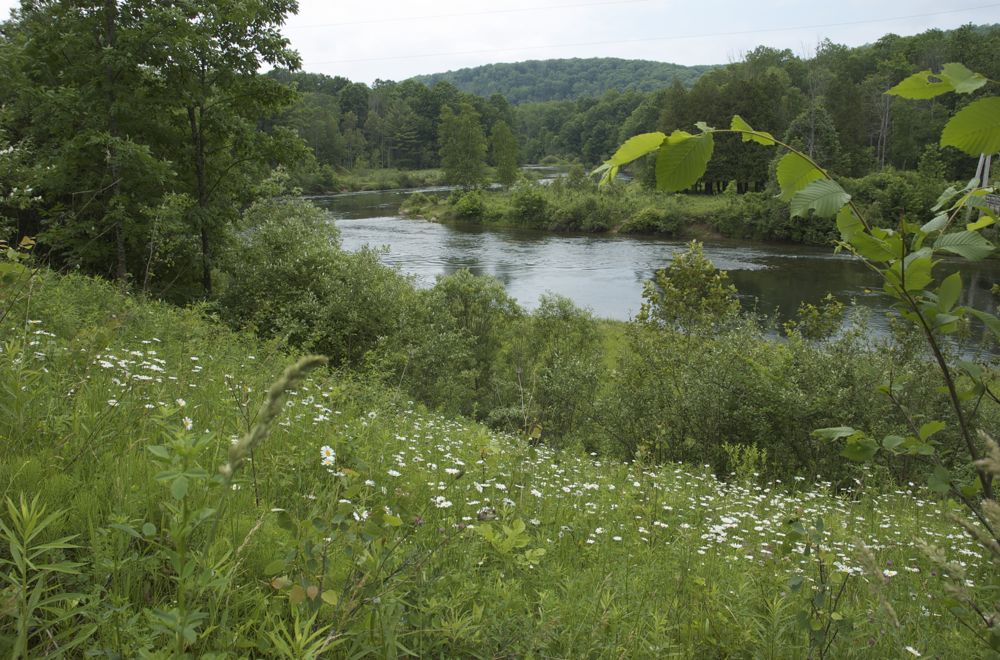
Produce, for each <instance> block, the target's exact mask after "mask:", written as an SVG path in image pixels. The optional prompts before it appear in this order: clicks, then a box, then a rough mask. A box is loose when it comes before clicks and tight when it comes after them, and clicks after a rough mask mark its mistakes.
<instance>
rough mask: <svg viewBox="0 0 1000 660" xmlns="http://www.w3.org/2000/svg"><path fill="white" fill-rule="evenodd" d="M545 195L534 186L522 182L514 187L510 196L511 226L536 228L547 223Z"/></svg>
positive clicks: (547, 209) (547, 212)
mask: <svg viewBox="0 0 1000 660" xmlns="http://www.w3.org/2000/svg"><path fill="white" fill-rule="evenodd" d="M548 206H549V205H548V200H547V199H546V195H545V193H544V191H543V190H541V188H540V187H539V186H537V185H535V184H532V183H528V182H522V183H519V184H517V185H516V186H514V189H513V191H512V193H511V196H510V216H509V217H510V219H511V221H512V223H513V224H520V225H531V226H538V225H539V224H541V225H544V224H545V223H546V222H547V218H548V214H549V208H548Z"/></svg>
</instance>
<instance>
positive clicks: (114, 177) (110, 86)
mask: <svg viewBox="0 0 1000 660" xmlns="http://www.w3.org/2000/svg"><path fill="white" fill-rule="evenodd" d="M117 23H118V3H117V2H116V0H104V37H105V39H106V42H105V46H106V47H107V48H108V49H109V50H111V51H112V52H113V51H114V49H115V45H116V43H117V40H118V29H117V28H118V25H117ZM104 79H105V84H107V90H106V94H107V103H108V134H109V135H110V137H111V146H110V147H109V148H108V165H109V168H110V170H111V203H110V204H108V210H109V211H111V212H112V213H113V214H114V215H113V218H114V220H113V222H114V227H115V229H114V236H115V279H116V280H118V281H119V282H124V281H125V280H126V279H127V278H128V261H127V258H126V253H125V227H124V218H123V217H122V213H121V211H120V209H119V208H118V205H119V203H120V200H119V196H120V193H121V190H120V182H119V178H118V154H117V153H116V152H117V147H118V114H117V110H116V109H115V105H116V103H117V98H116V95H115V70H114V67H113V66H112V65H111V62H110V61H109V62H108V63H106V64H105V66H104Z"/></svg>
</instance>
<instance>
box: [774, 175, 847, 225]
mask: <svg viewBox="0 0 1000 660" xmlns="http://www.w3.org/2000/svg"><path fill="white" fill-rule="evenodd" d="M849 201H851V196H850V195H848V194H847V193H846V192H845V191H844V189H843V188H841V187H840V184H838V183H837V182H836V181H831V180H829V179H820V180H819V181H813V182H812V183H810V184H809V185H808V186H806V187H805V188H804V189H803V190H800V191H799V192H797V193H795V196H794V197H792V201H791V204H790V205H789V206H790V210H791V213H792V217H793V218H794V217H796V216H805V215H806V213H807V212H808V211H809V210H810V209H812V211H813V212H814V213H815V214H816V215H817V216H819V217H821V218H831V217H833V216H835V215H837V213H838V212H839V211H840V209H842V208H843V207H844V205H845V204H847V203H848V202H849Z"/></svg>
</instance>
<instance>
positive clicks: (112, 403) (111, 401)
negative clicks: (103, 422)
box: [108, 399, 118, 408]
mask: <svg viewBox="0 0 1000 660" xmlns="http://www.w3.org/2000/svg"><path fill="white" fill-rule="evenodd" d="M108 405H109V406H111V407H112V408H114V407H115V406H117V405H118V399H108Z"/></svg>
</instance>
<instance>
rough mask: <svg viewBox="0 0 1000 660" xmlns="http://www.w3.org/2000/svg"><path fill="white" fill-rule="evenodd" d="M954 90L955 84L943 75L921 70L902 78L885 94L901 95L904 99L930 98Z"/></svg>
mask: <svg viewBox="0 0 1000 660" xmlns="http://www.w3.org/2000/svg"><path fill="white" fill-rule="evenodd" d="M954 91H955V86H954V85H952V84H951V82H950V81H949V80H948V79H947V78H945V77H944V76H939V75H935V74H934V73H932V72H931V71H921V72H920V73H914V74H913V75H912V76H908V77H906V78H904V79H903V80H902V81H900V82H899V84H897V85H895V86H894V87H892V88H891V89H890V90H889V91H887V92H886V94H891V95H892V96H901V97H903V98H904V99H932V98H934V97H935V96H940V95H942V94H947V93H948V92H954Z"/></svg>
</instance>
